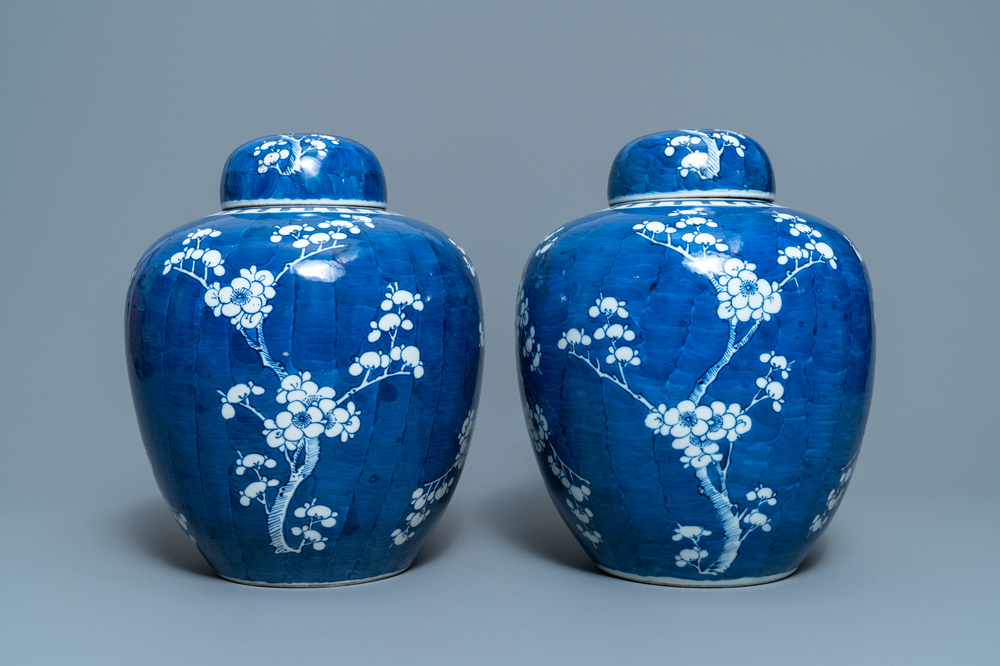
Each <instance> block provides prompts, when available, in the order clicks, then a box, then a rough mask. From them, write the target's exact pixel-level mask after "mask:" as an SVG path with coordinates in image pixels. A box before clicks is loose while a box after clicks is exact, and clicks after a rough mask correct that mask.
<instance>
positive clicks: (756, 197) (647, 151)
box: [516, 130, 874, 587]
mask: <svg viewBox="0 0 1000 666" xmlns="http://www.w3.org/2000/svg"><path fill="white" fill-rule="evenodd" d="M774 192H775V188H774V176H773V172H772V168H771V164H770V162H769V160H768V157H767V155H766V154H765V152H764V150H763V149H762V148H761V146H760V145H759V144H757V142H755V141H753V140H752V139H750V138H749V137H746V136H743V135H741V134H738V133H736V132H729V131H722V130H682V131H673V132H662V133H658V134H652V135H649V136H645V137H642V138H639V139H636V140H635V141H633V142H631V143H629V144H628V145H626V146H625V147H624V148H623V149H622V150H621V152H619V154H618V156H617V157H616V158H615V161H614V164H613V165H612V168H611V175H610V178H609V182H608V199H609V203H610V208H608V209H606V210H603V211H600V212H597V213H594V214H593V215H589V216H587V217H584V218H581V219H579V220H576V221H575V222H571V223H569V224H566V225H564V226H561V227H559V228H558V229H556V230H555V231H553V232H552V233H551V234H549V235H548V236H546V237H545V239H544V240H542V242H541V243H540V244H539V245H538V247H537V249H536V250H535V251H534V252H533V253H532V255H531V257H530V258H529V260H528V263H527V266H526V268H525V270H524V276H523V279H522V284H521V290H520V293H519V295H518V303H517V315H516V318H517V322H516V330H517V336H518V359H519V362H518V369H519V374H520V382H521V389H522V399H523V405H524V411H525V417H526V421H527V425H528V430H529V434H530V439H531V442H532V444H533V446H534V450H535V453H536V455H537V458H538V463H539V467H540V469H541V471H542V475H543V477H544V479H545V484H546V486H547V487H548V491H549V493H550V495H551V497H552V499H553V501H554V502H555V505H556V507H557V508H558V510H559V513H560V514H561V516H562V518H563V519H564V520H565V522H566V524H567V525H568V526H569V527H570V529H571V530H572V532H573V533H574V534H575V535H576V537H577V539H578V540H579V542H580V544H581V545H582V546H583V548H584V549H585V550H586V551H587V554H588V555H589V556H590V557H591V558H592V559H593V561H594V562H595V563H596V564H597V566H598V567H599V568H601V569H602V570H604V571H606V572H608V573H610V574H613V575H615V576H620V577H622V578H627V579H630V580H634V581H641V582H646V583H658V584H664V585H678V586H690V587H712V586H739V585H754V584H758V583H767V582H770V581H775V580H779V579H781V578H784V577H786V576H789V575H790V574H792V573H793V572H794V571H795V570H796V568H797V567H798V566H799V564H800V563H801V562H802V560H803V558H804V557H805V556H806V554H807V553H808V552H809V549H810V548H811V547H812V546H813V544H815V542H816V540H817V539H818V538H819V536H820V535H821V534H822V533H823V530H824V529H825V528H826V526H827V525H828V524H829V522H830V520H831V519H832V517H833V514H834V512H835V511H836V508H837V505H838V504H839V502H840V501H841V499H842V498H843V495H844V492H845V490H846V488H847V484H848V481H849V480H850V478H851V474H852V472H853V470H854V466H855V462H856V460H857V457H858V451H859V449H860V447H861V438H862V435H863V433H864V428H865V421H866V419H867V417H868V410H869V405H870V402H871V394H872V378H873V368H874V326H873V318H872V299H871V292H870V285H869V280H868V275H867V272H866V269H865V266H864V264H863V262H862V259H861V256H860V255H859V254H858V252H857V251H856V249H855V248H854V246H853V245H852V244H851V242H850V241H849V240H848V239H847V238H846V237H845V236H844V235H843V234H842V233H840V232H839V231H838V230H837V229H836V228H834V227H833V226H832V225H830V224H828V223H826V222H824V221H822V220H820V219H818V218H816V217H813V216H810V215H807V214H806V213H802V212H799V211H795V210H791V209H788V208H784V207H782V206H780V205H777V204H775V203H774V202H773V200H774Z"/></svg>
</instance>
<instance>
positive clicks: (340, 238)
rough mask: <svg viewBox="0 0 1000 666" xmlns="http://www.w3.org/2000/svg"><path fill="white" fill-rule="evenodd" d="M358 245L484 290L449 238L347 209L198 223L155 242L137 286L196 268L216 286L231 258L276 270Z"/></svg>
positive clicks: (241, 214) (245, 212)
mask: <svg viewBox="0 0 1000 666" xmlns="http://www.w3.org/2000/svg"><path fill="white" fill-rule="evenodd" d="M359 241H360V245H361V247H362V248H363V249H362V251H364V252H370V253H374V254H376V255H378V254H382V253H386V252H388V253H392V252H393V248H405V251H406V255H408V256H425V257H426V258H428V259H434V260H442V261H444V262H445V263H451V262H455V263H456V264H458V265H460V266H462V267H463V269H464V272H465V273H466V274H467V276H468V277H469V279H470V281H472V282H474V283H476V285H477V288H478V281H477V280H476V273H475V268H474V266H473V264H472V262H471V260H469V258H468V256H467V255H466V253H465V251H464V250H463V249H462V248H461V246H459V245H458V243H456V242H455V241H454V240H452V239H451V238H450V237H448V236H447V235H446V234H445V233H444V232H442V231H440V230H439V229H437V228H435V227H433V226H431V225H429V224H427V223H424V222H421V221H419V220H416V219H413V218H409V217H406V216H404V215H400V214H397V213H393V212H390V211H385V210H381V209H375V208H361V207H344V206H338V207H328V208H324V207H261V208H239V209H232V210H227V211H222V212H219V213H215V214H213V215H208V216H205V217H202V218H199V219H197V220H194V221H192V222H189V223H187V224H184V225H181V226H180V227H177V228H176V229H174V230H172V231H170V232H168V233H166V234H164V235H163V236H162V237H160V238H159V239H158V240H156V241H155V242H154V243H153V244H152V245H151V246H150V247H149V249H148V250H146V252H145V253H144V254H143V256H142V257H141V258H140V260H139V261H138V263H137V265H136V269H135V271H134V273H133V276H132V282H133V283H135V281H136V279H137V278H138V277H139V276H140V275H142V274H151V273H154V272H159V271H160V270H161V269H162V270H163V272H164V273H167V272H169V271H170V268H171V267H174V268H176V267H178V266H182V265H186V264H188V263H192V262H193V263H194V265H195V267H196V268H200V269H208V270H206V271H205V275H204V277H205V278H206V279H210V278H211V277H212V275H213V274H215V275H222V274H223V273H218V272H215V271H217V270H221V271H224V268H221V267H222V266H223V264H225V263H227V261H226V260H227V259H229V258H230V255H232V256H234V257H235V256H236V255H239V256H240V261H239V262H238V263H239V264H240V265H241V266H242V265H243V264H248V265H249V264H254V263H256V265H258V267H262V266H263V265H264V264H267V265H268V267H269V268H276V269H278V270H280V266H278V265H277V264H276V265H275V266H270V264H272V263H275V261H274V258H276V257H277V255H279V254H280V255H281V257H280V259H284V260H285V261H292V260H294V259H295V253H300V254H301V255H302V256H305V255H314V254H315V255H317V257H318V258H322V257H321V256H320V255H324V256H325V255H329V254H332V255H337V256H338V257H339V258H341V259H343V258H346V257H345V256H344V252H345V250H346V249H347V248H356V247H357V246H358V244H359ZM285 255H288V256H285ZM206 256H207V257H208V260H207V261H206V260H205V259H203V258H204V257H206ZM199 261H200V262H201V264H205V265H200V264H198V262H199ZM229 263H233V262H231V261H230V262H229ZM279 263H280V262H279ZM217 267H219V268H217Z"/></svg>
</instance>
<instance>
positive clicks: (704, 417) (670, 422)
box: [646, 400, 712, 448]
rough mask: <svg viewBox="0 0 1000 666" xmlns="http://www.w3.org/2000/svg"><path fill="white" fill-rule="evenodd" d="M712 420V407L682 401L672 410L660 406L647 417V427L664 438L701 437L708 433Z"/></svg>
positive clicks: (662, 405)
mask: <svg viewBox="0 0 1000 666" xmlns="http://www.w3.org/2000/svg"><path fill="white" fill-rule="evenodd" d="M711 418H712V409H711V408H710V407H706V406H705V405H695V404H694V402H692V401H691V400H682V401H681V402H679V403H678V404H677V406H676V407H671V408H670V409H667V406H666V405H664V404H660V405H659V406H658V407H657V408H656V409H654V410H653V411H651V412H650V413H649V414H647V415H646V427H647V428H650V429H651V430H655V431H658V432H659V433H660V434H661V435H662V436H664V437H666V436H667V435H670V436H671V437H677V438H685V437H688V436H689V435H694V436H695V437H701V436H702V435H705V434H706V433H708V421H709V419H711ZM674 448H681V447H677V446H675V447H674Z"/></svg>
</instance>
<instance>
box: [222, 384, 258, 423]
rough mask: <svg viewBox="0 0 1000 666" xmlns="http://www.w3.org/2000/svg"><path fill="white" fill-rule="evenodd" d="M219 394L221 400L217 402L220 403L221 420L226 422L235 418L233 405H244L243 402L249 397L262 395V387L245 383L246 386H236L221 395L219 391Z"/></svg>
mask: <svg viewBox="0 0 1000 666" xmlns="http://www.w3.org/2000/svg"><path fill="white" fill-rule="evenodd" d="M219 393H220V395H222V398H220V399H219V402H221V403H222V418H224V419H226V420H227V421H228V420H229V419H231V418H233V417H234V416H236V408H235V407H233V405H241V404H244V401H246V400H247V398H249V397H250V396H251V395H262V394H263V393H264V387H262V386H255V385H254V383H253V382H247V383H246V384H237V385H236V386H234V387H232V388H231V389H229V390H228V391H226V393H222V391H219ZM247 404H249V403H247Z"/></svg>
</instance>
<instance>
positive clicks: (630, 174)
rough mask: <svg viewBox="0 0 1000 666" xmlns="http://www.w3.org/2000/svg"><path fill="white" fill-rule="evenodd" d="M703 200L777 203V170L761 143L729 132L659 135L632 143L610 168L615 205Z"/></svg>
mask: <svg viewBox="0 0 1000 666" xmlns="http://www.w3.org/2000/svg"><path fill="white" fill-rule="evenodd" d="M703 197H724V198H738V199H763V200H765V201H773V200H774V172H773V171H772V170H771V161H770V160H769V159H768V158H767V153H765V152H764V149H763V148H761V146H760V144H759V143H757V142H756V141H754V140H753V139H751V138H750V137H748V136H743V135H742V134H737V133H736V132H727V131H725V130H676V131H671V132H658V133H656V134H650V135H648V136H644V137H641V138H639V139H636V140H635V141H632V142H631V143H628V144H627V145H626V146H625V147H624V148H622V149H621V150H620V151H618V156H617V157H615V162H614V164H612V165H611V175H610V176H609V177H608V203H610V204H611V205H614V204H620V203H625V202H628V201H639V200H642V199H692V198H703Z"/></svg>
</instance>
